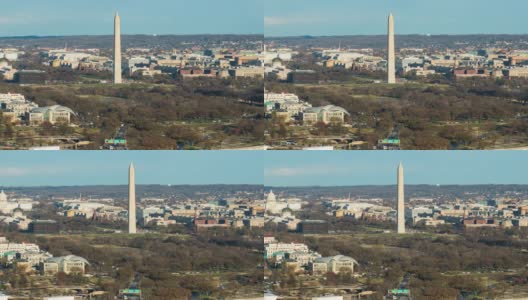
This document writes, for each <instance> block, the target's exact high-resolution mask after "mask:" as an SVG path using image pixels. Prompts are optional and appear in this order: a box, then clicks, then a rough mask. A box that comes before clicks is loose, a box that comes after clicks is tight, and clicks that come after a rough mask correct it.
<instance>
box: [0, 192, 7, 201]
mask: <svg viewBox="0 0 528 300" xmlns="http://www.w3.org/2000/svg"><path fill="white" fill-rule="evenodd" d="M0 202H7V195H6V194H5V193H4V190H2V191H1V192H0Z"/></svg>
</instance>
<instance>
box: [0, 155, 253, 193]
mask: <svg viewBox="0 0 528 300" xmlns="http://www.w3.org/2000/svg"><path fill="white" fill-rule="evenodd" d="M261 156H262V154H261V153H258V152H254V151H244V152H241V153H238V151H237V152H232V151H225V152H224V151H222V152H217V151H196V152H194V151H190V152H174V151H134V152H121V151H118V152H112V151H110V152H106V151H80V152H77V151H72V152H69V151H66V152H62V151H61V152H58V151H20V152H18V151H13V152H11V151H6V152H5V153H4V157H3V160H4V161H3V163H2V166H0V186H2V187H31V186H89V185H126V184H127V183H128V173H127V169H128V166H129V164H130V163H131V162H132V163H133V164H134V166H135V169H136V173H137V174H136V176H135V181H136V184H140V185H142V184H161V185H210V184H262V182H263V172H262V170H263V163H262V160H261V159H260V158H261Z"/></svg>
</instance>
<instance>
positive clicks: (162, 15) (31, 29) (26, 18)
mask: <svg viewBox="0 0 528 300" xmlns="http://www.w3.org/2000/svg"><path fill="white" fill-rule="evenodd" d="M262 3H263V1H261V0H251V1H244V0H230V1H227V2H226V1H183V0H176V1H175V0H154V1H149V2H148V3H146V2H145V1H141V0H131V1H124V0H118V1H111V2H109V1H103V0H93V1H90V2H89V5H86V3H85V2H82V1H68V0H50V1H38V0H29V1H23V2H10V3H3V4H2V12H1V13H0V25H1V26H0V36H35V35H38V36H60V35H109V34H111V33H112V31H111V30H109V29H111V28H112V21H113V20H112V16H113V14H114V12H115V11H119V13H120V14H121V15H123V16H125V18H123V32H122V33H123V34H160V35H161V34H185V35H188V34H259V33H260V34H261V33H263V22H262V10H263V6H262ZM235 7H236V8H237V9H233V8H235ZM240 11H243V12H244V13H243V14H241V13H240ZM222 20H229V22H225V21H222Z"/></svg>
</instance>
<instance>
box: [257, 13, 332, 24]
mask: <svg viewBox="0 0 528 300" xmlns="http://www.w3.org/2000/svg"><path fill="white" fill-rule="evenodd" d="M327 20H328V18H327V17H325V16H323V15H322V14H317V15H297V16H288V17H281V16H265V17H264V26H278V25H291V24H296V25H299V24H314V23H322V22H326V21H327Z"/></svg>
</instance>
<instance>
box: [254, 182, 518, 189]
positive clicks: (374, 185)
mask: <svg viewBox="0 0 528 300" xmlns="http://www.w3.org/2000/svg"><path fill="white" fill-rule="evenodd" d="M397 185H398V184H397V183H394V184H358V185H292V186H287V185H265V186H264V188H265V189H274V188H347V187H386V186H397ZM486 185H491V186H506V185H520V186H528V183H468V184H460V183H405V186H435V187H441V186H486Z"/></svg>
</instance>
